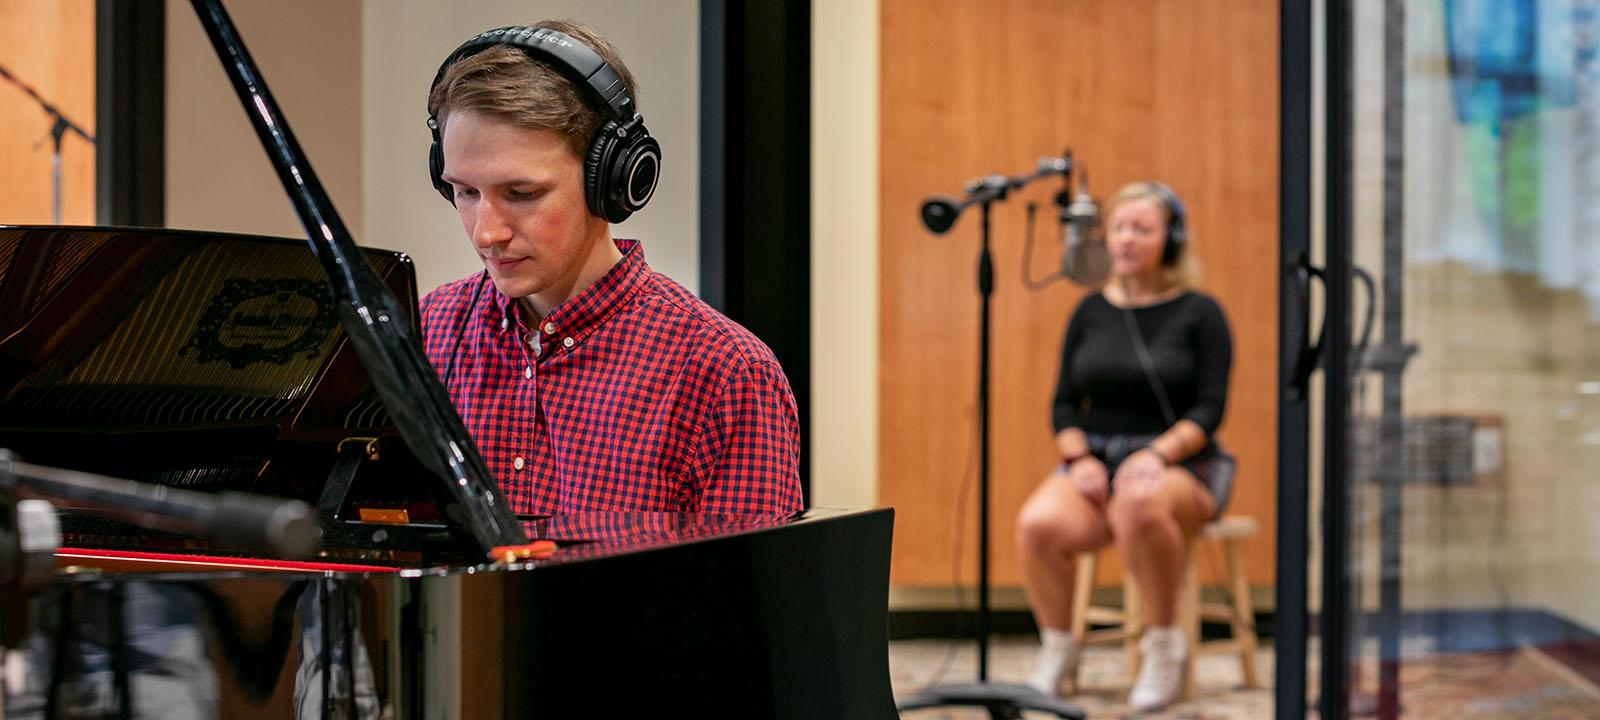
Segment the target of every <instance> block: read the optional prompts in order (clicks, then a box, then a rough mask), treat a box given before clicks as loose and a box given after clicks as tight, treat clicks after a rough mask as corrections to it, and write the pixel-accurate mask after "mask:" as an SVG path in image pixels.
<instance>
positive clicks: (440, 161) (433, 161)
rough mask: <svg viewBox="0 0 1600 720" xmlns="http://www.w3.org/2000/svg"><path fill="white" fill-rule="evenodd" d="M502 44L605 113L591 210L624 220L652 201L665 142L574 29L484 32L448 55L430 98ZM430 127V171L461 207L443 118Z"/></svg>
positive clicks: (592, 145)
mask: <svg viewBox="0 0 1600 720" xmlns="http://www.w3.org/2000/svg"><path fill="white" fill-rule="evenodd" d="M496 45H507V46H510V47H514V48H517V49H518V50H521V51H522V52H523V53H525V54H527V56H528V57H529V58H531V59H533V60H542V61H544V62H546V63H549V65H550V67H552V68H555V69H556V70H557V71H558V72H560V73H561V74H562V75H564V76H566V78H567V79H568V80H570V81H571V82H572V84H573V85H574V86H576V87H577V88H578V91H579V93H580V94H582V95H584V96H585V97H586V98H587V99H588V101H589V105H590V106H591V107H593V108H595V109H596V110H597V111H599V113H600V116H601V124H600V128H599V129H598V130H596V131H595V134H594V139H592V140H590V142H589V152H588V154H587V155H586V156H585V157H584V161H583V182H584V197H585V198H586V199H587V200H588V203H589V212H591V213H594V214H595V215H596V216H598V217H603V218H605V219H606V220H607V221H608V222H613V223H619V222H622V221H623V220H627V219H628V216H629V215H632V214H633V213H636V212H638V211H639V210H640V209H641V208H643V207H644V205H645V203H647V202H650V196H652V195H654V194H655V191H656V181H657V180H659V179H660V177H661V145H660V144H659V143H657V142H656V140H655V138H653V137H650V131H649V130H646V129H645V127H644V116H643V115H640V114H639V113H638V112H637V111H636V110H634V108H633V96H632V95H631V94H630V93H629V92H628V87H627V85H625V84H624V83H623V82H622V76H621V75H619V74H617V71H616V70H615V69H613V68H612V67H611V65H610V64H608V63H606V61H605V60H604V59H603V58H601V57H600V55H599V54H598V53H596V52H595V51H594V50H591V49H590V48H589V46H587V45H584V44H583V43H582V42H579V41H578V40H576V39H574V38H573V37H572V36H570V35H567V34H566V33H563V32H559V31H556V30H550V29H546V28H534V27H526V26H522V25H513V26H510V27H503V28H496V29H494V30H486V31H484V32H481V33H478V34H477V35H475V36H473V37H472V38H471V39H470V40H467V41H466V42H464V43H462V44H461V47H458V48H456V49H455V52H452V53H450V56H449V57H446V58H445V59H444V63H443V64H441V65H440V66H439V72H438V74H436V75H434V76H433V85H432V86H431V87H430V88H429V90H428V95H429V97H432V96H433V91H434V90H435V89H437V88H438V87H439V83H440V82H441V81H443V80H444V74H445V71H446V70H448V69H449V68H450V66H451V65H453V64H455V63H456V61H458V60H461V59H462V58H465V57H468V56H471V55H475V54H477V53H479V52H482V51H484V50H486V49H488V48H491V47H494V46H496ZM428 129H429V130H430V131H431V132H432V133H433V147H431V148H429V150H428V174H429V175H430V176H431V177H432V178H433V186H434V187H435V188H437V189H438V190H439V194H440V195H443V196H444V198H445V199H446V200H449V201H450V204H452V205H454V204H455V193H454V192H453V190H452V188H451V187H450V183H447V182H445V181H444V177H443V176H444V147H443V145H441V143H440V141H439V120H438V118H436V117H434V116H433V115H429V116H428Z"/></svg>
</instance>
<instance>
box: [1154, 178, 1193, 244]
mask: <svg viewBox="0 0 1600 720" xmlns="http://www.w3.org/2000/svg"><path fill="white" fill-rule="evenodd" d="M1145 184H1146V185H1148V186H1149V187H1150V190H1151V192H1154V193H1155V194H1156V196H1157V197H1159V198H1161V203H1162V204H1163V205H1166V206H1167V244H1166V245H1165V246H1163V247H1162V248H1161V264H1162V265H1176V264H1177V263H1178V258H1181V257H1183V249H1184V247H1185V246H1186V245H1187V244H1188V242H1189V221H1188V217H1189V216H1188V212H1187V211H1185V210H1184V209H1183V201H1182V200H1179V199H1178V193H1176V192H1173V190H1172V188H1170V187H1168V186H1167V185H1166V183H1161V182H1156V181H1155V180H1146V181H1145Z"/></svg>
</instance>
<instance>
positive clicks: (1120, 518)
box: [1106, 492, 1172, 535]
mask: <svg viewBox="0 0 1600 720" xmlns="http://www.w3.org/2000/svg"><path fill="white" fill-rule="evenodd" d="M1106 514H1107V515H1108V516H1109V518H1110V520H1111V526H1112V527H1113V528H1115V529H1116V532H1117V534H1119V535H1120V534H1125V533H1131V534H1138V533H1139V532H1140V531H1142V530H1145V529H1148V528H1150V527H1153V526H1155V525H1158V524H1160V523H1163V522H1169V521H1171V520H1172V503H1171V502H1169V501H1168V499H1167V498H1166V496H1164V495H1163V494H1161V493H1154V492H1151V493H1122V494H1115V495H1112V496H1111V506H1110V508H1109V509H1108V510H1107V513H1106Z"/></svg>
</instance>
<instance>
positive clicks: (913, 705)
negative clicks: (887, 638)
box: [895, 682, 1084, 720]
mask: <svg viewBox="0 0 1600 720" xmlns="http://www.w3.org/2000/svg"><path fill="white" fill-rule="evenodd" d="M935 707H981V708H987V709H988V710H989V717H990V718H991V719H992V720H1022V713H1023V711H1026V710H1034V711H1038V712H1046V713H1051V714H1053V715H1055V716H1056V717H1061V718H1071V720H1083V718H1084V712H1083V710H1082V709H1080V708H1079V707H1077V706H1076V705H1072V704H1070V703H1068V702H1067V701H1065V700H1062V699H1061V698H1058V697H1053V696H1047V695H1044V694H1041V693H1040V692H1039V691H1038V690H1034V689H1033V688H1031V687H1028V686H1026V685H1013V684H1009V683H987V682H980V683H962V684H959V685H938V686H935V687H931V688H928V689H926V690H923V691H922V692H919V693H917V694H916V695H913V696H911V697H909V698H906V699H905V700H902V701H900V703H899V704H898V705H896V706H895V709H897V710H899V711H900V712H902V713H903V712H906V711H907V710H921V709H923V708H935Z"/></svg>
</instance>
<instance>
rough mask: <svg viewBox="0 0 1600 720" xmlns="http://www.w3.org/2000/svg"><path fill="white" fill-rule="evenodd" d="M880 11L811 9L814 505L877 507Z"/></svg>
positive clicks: (834, 5) (867, 0) (856, 3)
mask: <svg viewBox="0 0 1600 720" xmlns="http://www.w3.org/2000/svg"><path fill="white" fill-rule="evenodd" d="M878 32H879V25H878V3H877V0H816V2H814V3H813V4H812V6H811V35H812V46H811V62H812V65H811V93H812V95H811V97H812V100H811V102H812V105H811V283H812V286H811V343H812V354H811V358H812V360H811V368H812V369H811V412H812V418H813V419H812V423H811V438H810V440H809V442H810V445H811V457H812V465H811V468H812V469H811V497H812V502H813V503H814V504H816V505H859V506H868V505H874V504H876V503H877V502H878V421H877V418H878V236H877V229H878Z"/></svg>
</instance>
